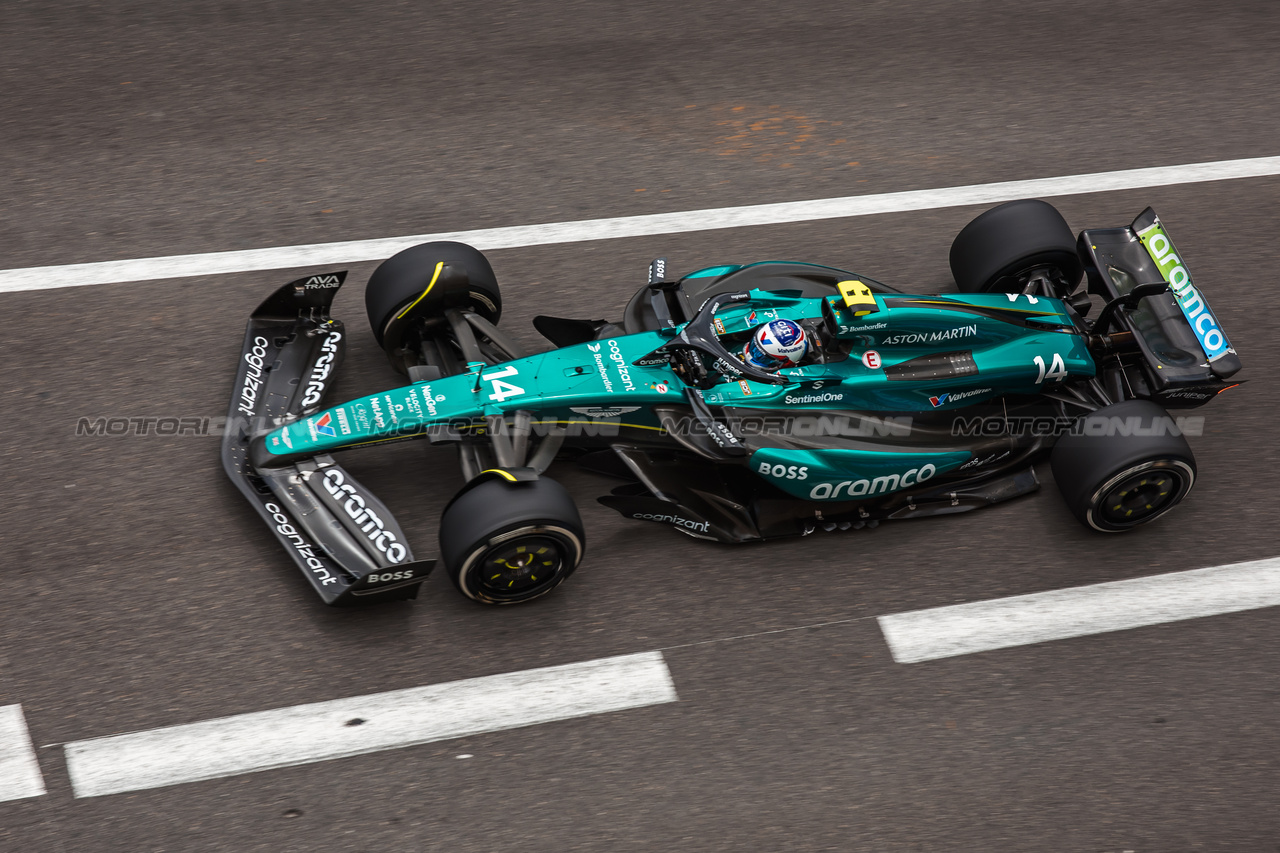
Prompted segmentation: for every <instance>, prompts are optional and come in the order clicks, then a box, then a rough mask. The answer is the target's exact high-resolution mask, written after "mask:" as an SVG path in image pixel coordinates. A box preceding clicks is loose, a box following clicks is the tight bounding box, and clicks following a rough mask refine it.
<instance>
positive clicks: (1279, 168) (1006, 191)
mask: <svg viewBox="0 0 1280 853" xmlns="http://www.w3.org/2000/svg"><path fill="white" fill-rule="evenodd" d="M1273 175H1280V157H1255V158H1251V159H1246V160H1220V161H1217V162H1213V163H1190V164H1186V165H1182V166H1155V167H1150V168H1145V169H1125V170H1122V171H1116V172H1097V173H1094V174H1088V175H1066V176H1063V177H1056V178H1038V179H1033V180H1025V181H1003V182H1000V183H994V184H975V185H972V186H962V187H943V188H940V189H932V190H912V191H909V192H896V193H882V194H879V195H864V196H846V197H844V198H827V199H815V200H812V201H792V202H781V203H777V204H756V205H749V206H745V207H722V208H713V209H708V210H687V211H680V212H677V213H657V214H649V215H646V216H624V217H618V218H614V219H586V220H581V221H577V222H553V223H548V224H543V225H518V226H513V227H507V228H482V229H478V230H473V231H446V232H442V233H439V234H418V235H415V236H410V237H388V238H382V239H375V240H353V241H349V242H342V243H316V244H313V245H308V246H282V247H278V248H271V249H247V250H243V251H235V252H211V253H207V254H199V255H174V256H170V257H161V258H140V259H136V260H124V261H104V262H99V263H88V264H69V265H66V266H47V267H27V268H23V269H12V270H0V293H5V292H14V291H22V290H47V289H51V288H56V287H84V286H88V285H95V284H118V283H122V282H131V281H150V280H155V279H169V278H184V277H189V276H199V275H224V274H228V273H242V272H252V271H256V270H274V269H287V268H292V267H305V266H333V265H340V264H351V263H358V262H361V261H378V260H382V259H383V258H387V257H390V256H391V255H393V254H395V253H396V252H398V251H400V250H401V249H405V248H408V247H409V246H413V245H416V244H418V243H426V242H429V241H432V240H458V241H460V242H463V243H470V244H471V245H473V246H475V247H476V248H478V249H485V250H488V249H514V248H519V247H522V246H545V245H550V244H556V243H578V242H584V241H587V240H612V239H618V238H623V237H645V236H652V235H655V234H679V233H685V232H690V231H710V230H715V229H719V228H743V227H747V226H751V225H778V224H782V223H788V222H810V221H816V220H820V219H841V218H845V217H851V216H870V215H874V214H879V213H902V212H905V211H911V210H932V209H936V208H943V207H958V206H961V205H970V204H996V203H999V202H1005V201H1012V200H1014V199H1019V198H1031V197H1046V196H1063V195H1079V194H1082V193H1097V192H1114V191H1117V190H1132V189H1143V188H1147V187H1161V186H1170V185H1173V184H1190V183H1199V182H1203V181H1223V180H1233V179H1237V178H1258V177H1268V176H1273Z"/></svg>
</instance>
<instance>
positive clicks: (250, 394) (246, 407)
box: [236, 335, 269, 417]
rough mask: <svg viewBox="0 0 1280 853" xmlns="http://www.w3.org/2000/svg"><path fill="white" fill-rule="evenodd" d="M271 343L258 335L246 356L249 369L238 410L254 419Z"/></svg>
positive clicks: (245, 376) (241, 389) (241, 391)
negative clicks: (268, 348)
mask: <svg viewBox="0 0 1280 853" xmlns="http://www.w3.org/2000/svg"><path fill="white" fill-rule="evenodd" d="M268 346H269V342H268V341H267V339H266V338H264V337H262V336H261V335H258V336H257V337H255V338H254V339H253V346H252V347H251V348H250V349H249V351H248V352H247V353H245V354H244V360H245V361H247V362H248V363H249V369H248V370H246V371H245V374H244V385H242V386H241V387H240V405H239V406H237V407H236V408H237V409H238V410H239V411H240V412H242V413H243V414H246V415H248V416H249V417H253V415H254V413H255V412H256V411H257V407H258V390H259V389H260V388H262V373H263V371H264V370H266V369H267V365H266V362H265V359H266V357H267V347H268Z"/></svg>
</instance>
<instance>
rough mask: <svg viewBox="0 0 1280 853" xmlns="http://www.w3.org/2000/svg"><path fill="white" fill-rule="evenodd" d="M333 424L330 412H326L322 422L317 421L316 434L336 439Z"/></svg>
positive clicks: (321, 419)
mask: <svg viewBox="0 0 1280 853" xmlns="http://www.w3.org/2000/svg"><path fill="white" fill-rule="evenodd" d="M332 423H333V418H332V417H330V416H329V413H328V412H325V413H324V415H323V416H322V417H321V418H320V420H318V421H316V432H318V433H320V434H321V435H327V436H329V438H333V437H335V436H336V435H337V433H336V432H334V431H333V427H332V426H331V424H332Z"/></svg>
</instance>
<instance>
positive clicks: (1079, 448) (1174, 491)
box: [1050, 400, 1196, 533]
mask: <svg viewBox="0 0 1280 853" xmlns="http://www.w3.org/2000/svg"><path fill="white" fill-rule="evenodd" d="M1077 427H1078V429H1077V430H1076V432H1078V433H1079V434H1072V435H1065V436H1063V437H1062V438H1060V439H1059V440H1058V443H1057V444H1056V445H1054V448H1053V453H1052V455H1051V456H1050V464H1051V466H1052V468H1053V477H1054V479H1055V480H1056V481H1057V483H1058V489H1059V491H1061V492H1062V497H1063V498H1064V499H1065V500H1066V502H1067V506H1068V507H1069V508H1070V510H1071V512H1072V513H1073V514H1074V515H1075V517H1076V518H1078V519H1079V520H1080V522H1081V523H1082V524H1084V525H1086V526H1088V527H1091V528H1093V529H1094V530H1098V531H1101V532H1103V533H1121V532H1123V531H1125V530H1129V529H1131V528H1134V527H1137V526H1138V525H1140V524H1146V523H1148V522H1151V521H1155V520H1156V519H1157V518H1159V517H1160V516H1162V515H1164V514H1165V513H1167V512H1168V511H1169V510H1171V509H1173V508H1174V507H1175V506H1177V505H1178V503H1179V502H1180V501H1181V500H1182V499H1183V498H1184V497H1186V495H1187V492H1189V491H1191V487H1192V486H1193V485H1195V481H1196V462H1195V457H1193V456H1192V455H1191V447H1190V446H1189V445H1188V444H1187V440H1186V439H1185V438H1183V437H1182V435H1181V434H1171V433H1174V432H1176V427H1175V426H1174V422H1173V419H1172V418H1170V417H1169V414H1168V412H1166V411H1165V410H1164V409H1162V408H1160V407H1159V406H1157V405H1156V404H1155V403H1151V402H1149V401H1146V400H1127V401H1125V402H1123V403H1116V404H1115V405H1113V406H1107V407H1105V408H1102V409H1099V410H1097V411H1096V412H1093V413H1092V414H1090V415H1086V416H1084V417H1083V418H1081V419H1080V421H1078V422H1077ZM1144 433H1145V434H1144Z"/></svg>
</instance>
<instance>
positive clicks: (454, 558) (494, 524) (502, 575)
mask: <svg viewBox="0 0 1280 853" xmlns="http://www.w3.org/2000/svg"><path fill="white" fill-rule="evenodd" d="M585 549H586V536H585V535H584V534H583V531H582V518H581V517H580V516H579V515H578V509H577V507H576V506H574V503H573V498H571V497H570V496H569V493H568V492H567V491H565V488H564V487H563V486H561V485H560V484H559V483H557V482H555V481H554V480H548V479H545V478H539V479H537V480H534V481H532V482H521V483H508V482H506V481H505V480H501V479H491V480H484V481H482V482H480V483H478V484H476V485H474V486H472V487H470V488H469V489H467V490H466V491H464V492H463V493H462V494H460V495H459V496H458V497H457V498H455V499H454V501H453V503H451V504H450V505H449V506H448V507H447V508H446V509H445V511H444V515H443V517H442V518H441V519H440V556H441V559H442V560H443V561H444V565H445V567H446V568H447V569H448V572H449V579H450V580H451V581H453V585H454V586H455V587H457V589H458V591H459V592H461V593H462V594H463V595H465V596H466V597H467V598H470V599H472V600H474V601H479V602H481V603H483V604H517V603H519V602H522V601H529V600H531V599H534V598H538V597H539V596H542V595H546V594H547V593H548V592H550V591H551V590H553V589H555V588H556V587H557V586H559V585H560V584H561V583H563V582H564V580H565V579H566V578H568V577H569V575H571V574H573V571H574V570H575V569H576V568H578V564H579V563H581V562H582V555H583V552H584V551H585Z"/></svg>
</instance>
